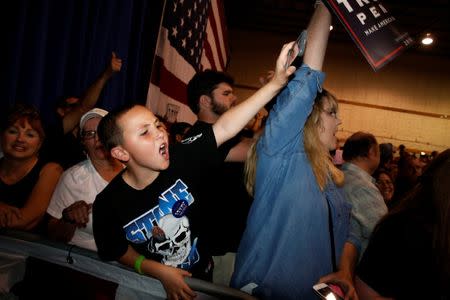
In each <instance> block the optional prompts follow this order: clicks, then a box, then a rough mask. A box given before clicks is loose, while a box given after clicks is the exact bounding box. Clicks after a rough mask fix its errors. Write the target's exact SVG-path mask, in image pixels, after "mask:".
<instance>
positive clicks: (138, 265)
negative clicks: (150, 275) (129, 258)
mask: <svg viewBox="0 0 450 300" xmlns="http://www.w3.org/2000/svg"><path fill="white" fill-rule="evenodd" d="M144 259H145V256H144V255H139V256H138V258H136V260H135V261H134V269H135V270H136V272H138V273H139V274H144V273H143V272H142V270H141V265H142V262H143V261H144Z"/></svg>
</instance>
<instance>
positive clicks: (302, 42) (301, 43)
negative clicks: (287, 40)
mask: <svg viewBox="0 0 450 300" xmlns="http://www.w3.org/2000/svg"><path fill="white" fill-rule="evenodd" d="M306 36H307V31H306V30H303V31H302V32H301V33H300V34H299V35H298V37H297V40H296V41H295V43H294V44H293V45H292V47H291V49H289V51H288V54H287V60H286V65H285V69H287V68H289V66H290V65H291V64H292V62H293V61H294V60H295V57H296V56H294V50H295V45H297V47H298V53H297V56H300V57H301V56H303V53H304V52H305V46H306Z"/></svg>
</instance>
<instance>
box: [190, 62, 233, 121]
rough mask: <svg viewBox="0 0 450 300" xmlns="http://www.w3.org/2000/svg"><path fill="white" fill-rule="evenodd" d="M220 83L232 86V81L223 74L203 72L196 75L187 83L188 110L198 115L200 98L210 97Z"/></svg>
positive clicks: (211, 71)
mask: <svg viewBox="0 0 450 300" xmlns="http://www.w3.org/2000/svg"><path fill="white" fill-rule="evenodd" d="M220 83H228V84H229V85H231V86H232V85H233V84H234V80H233V78H232V77H231V76H229V75H228V74H226V73H224V72H219V71H213V70H209V69H208V70H205V71H203V72H199V73H196V74H195V75H194V77H192V79H191V80H190V81H189V83H188V85H187V98H188V104H189V108H190V109H191V110H192V111H193V112H194V113H195V114H198V112H199V110H200V107H199V105H198V104H199V100H200V96H202V95H206V96H209V97H211V96H212V92H213V91H214V90H215V89H216V88H217V86H218V85H219V84H220Z"/></svg>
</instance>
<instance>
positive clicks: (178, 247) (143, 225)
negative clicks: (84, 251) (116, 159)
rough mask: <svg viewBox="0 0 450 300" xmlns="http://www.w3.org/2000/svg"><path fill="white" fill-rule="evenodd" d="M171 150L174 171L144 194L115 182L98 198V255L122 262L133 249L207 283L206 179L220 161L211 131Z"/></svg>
mask: <svg viewBox="0 0 450 300" xmlns="http://www.w3.org/2000/svg"><path fill="white" fill-rule="evenodd" d="M183 142H184V143H183V144H176V145H175V146H174V147H172V148H171V149H170V152H169V154H170V166H169V168H168V169H167V170H164V171H162V172H161V173H160V174H159V176H158V177H157V178H156V179H155V181H153V182H152V183H151V184H150V185H148V186H147V187H146V188H144V189H143V190H135V189H134V188H132V187H130V186H129V185H128V184H127V183H125V181H124V180H123V178H122V176H121V175H122V174H120V175H119V176H116V177H115V178H114V179H113V180H112V181H111V182H110V184H109V185H108V186H107V187H106V188H105V189H104V190H103V191H102V192H101V193H100V194H99V195H98V196H97V198H96V200H95V202H94V207H93V231H94V237H95V241H96V244H97V248H98V254H99V256H100V257H101V258H102V259H105V260H117V259H119V258H120V257H121V256H122V255H124V254H125V252H126V251H127V248H128V245H131V246H132V247H133V248H134V249H135V250H136V251H137V252H138V253H140V254H142V255H144V256H146V257H147V258H150V259H153V260H156V261H159V262H161V263H163V264H166V265H170V266H173V267H179V268H182V269H186V270H189V271H190V272H192V273H193V275H194V276H195V277H198V278H205V277H207V276H208V275H205V274H208V273H209V272H210V271H211V265H210V263H211V260H210V255H209V250H208V248H207V245H206V244H205V243H204V241H203V239H202V234H201V232H202V229H201V224H202V221H201V218H202V214H201V209H202V206H201V203H200V201H199V200H198V198H197V197H196V195H197V194H198V193H199V189H201V188H202V182H201V174H203V172H208V168H209V165H210V162H211V160H216V159H217V158H216V155H219V152H218V151H217V145H216V140H215V137H214V133H213V131H212V126H209V127H208V128H206V129H205V130H204V131H203V132H201V133H198V134H196V135H194V136H191V137H190V138H188V139H186V140H184V141H183Z"/></svg>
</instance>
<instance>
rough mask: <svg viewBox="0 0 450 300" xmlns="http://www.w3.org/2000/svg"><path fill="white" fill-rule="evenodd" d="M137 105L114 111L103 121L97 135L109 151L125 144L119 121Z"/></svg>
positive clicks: (99, 125)
mask: <svg viewBox="0 0 450 300" xmlns="http://www.w3.org/2000/svg"><path fill="white" fill-rule="evenodd" d="M136 105H137V104H131V105H126V106H123V107H120V108H118V109H114V110H112V111H111V112H110V113H109V114H107V115H106V116H104V117H103V118H102V119H101V121H100V123H99V124H98V127H97V134H98V137H99V139H100V142H101V143H102V144H103V147H105V149H106V150H107V151H111V149H113V148H114V147H116V146H117V145H120V144H122V143H123V130H122V128H121V127H120V126H119V124H118V119H119V118H120V117H121V116H122V115H124V114H125V113H126V112H128V111H129V110H130V109H132V108H133V107H135V106H136Z"/></svg>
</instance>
